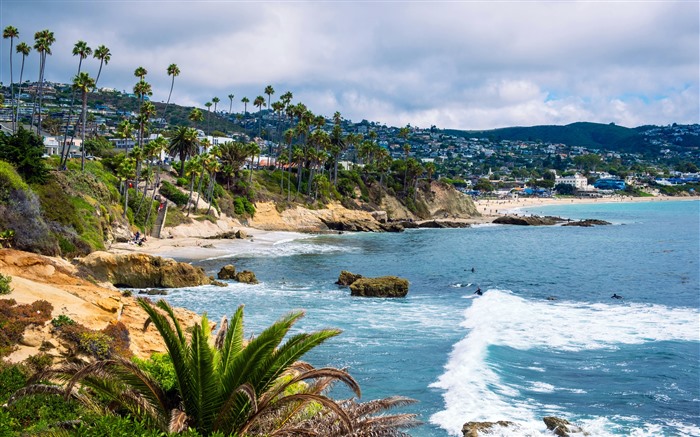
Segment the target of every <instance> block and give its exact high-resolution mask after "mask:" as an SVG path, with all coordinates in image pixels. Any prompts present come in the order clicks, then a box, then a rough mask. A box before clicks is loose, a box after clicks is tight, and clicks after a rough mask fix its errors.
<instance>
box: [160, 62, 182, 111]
mask: <svg viewBox="0 0 700 437" xmlns="http://www.w3.org/2000/svg"><path fill="white" fill-rule="evenodd" d="M179 75H180V68H178V66H177V64H170V65H168V76H172V80H171V81H170V92H169V93H168V101H167V102H165V108H164V109H163V119H164V120H165V114H166V113H167V112H168V105H169V104H170V96H172V95H173V87H174V86H175V78H176V77H177V76H179Z"/></svg>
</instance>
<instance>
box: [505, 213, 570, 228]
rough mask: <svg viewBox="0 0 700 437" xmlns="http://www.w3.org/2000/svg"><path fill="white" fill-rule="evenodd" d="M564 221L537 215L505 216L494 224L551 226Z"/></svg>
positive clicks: (559, 218) (558, 218)
mask: <svg viewBox="0 0 700 437" xmlns="http://www.w3.org/2000/svg"><path fill="white" fill-rule="evenodd" d="M563 221H564V219H563V218H561V217H551V216H544V217H540V216H537V215H530V216H514V215H504V216H501V217H498V218H496V219H495V220H494V221H493V223H496V224H499V225H517V226H551V225H556V224H557V223H561V222H563Z"/></svg>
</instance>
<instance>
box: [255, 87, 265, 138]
mask: <svg viewBox="0 0 700 437" xmlns="http://www.w3.org/2000/svg"><path fill="white" fill-rule="evenodd" d="M253 106H257V107H258V137H260V138H262V108H263V106H265V97H263V96H258V97H256V98H255V100H254V101H253Z"/></svg>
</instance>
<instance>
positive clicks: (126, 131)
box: [115, 120, 134, 155]
mask: <svg viewBox="0 0 700 437" xmlns="http://www.w3.org/2000/svg"><path fill="white" fill-rule="evenodd" d="M115 136H116V137H117V138H121V139H122V140H124V146H125V148H126V154H127V155H128V154H129V140H130V139H132V138H134V128H133V126H132V125H131V123H130V122H129V120H122V121H120V122H119V124H118V125H117V130H116V133H115Z"/></svg>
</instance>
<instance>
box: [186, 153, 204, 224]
mask: <svg viewBox="0 0 700 437" xmlns="http://www.w3.org/2000/svg"><path fill="white" fill-rule="evenodd" d="M201 163H202V155H197V156H194V157H193V158H192V159H190V160H189V161H187V163H186V164H185V173H184V176H185V177H188V176H189V178H190V194H189V196H187V206H186V208H187V215H188V216H189V215H190V211H191V210H192V208H191V207H190V205H191V204H192V194H193V193H194V181H196V180H197V176H199V174H200V173H201V171H202V165H201ZM197 202H198V203H199V199H197ZM194 210H195V211H197V204H195V205H194Z"/></svg>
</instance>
